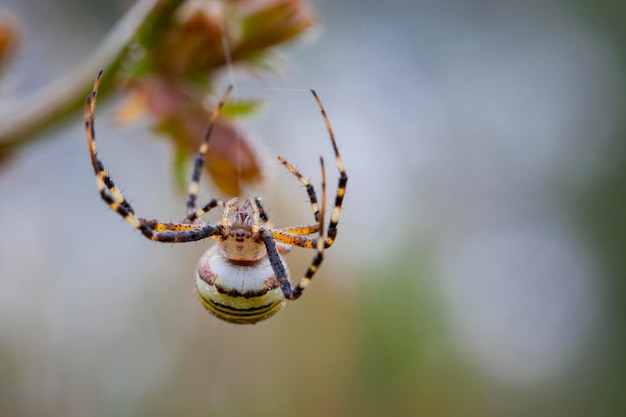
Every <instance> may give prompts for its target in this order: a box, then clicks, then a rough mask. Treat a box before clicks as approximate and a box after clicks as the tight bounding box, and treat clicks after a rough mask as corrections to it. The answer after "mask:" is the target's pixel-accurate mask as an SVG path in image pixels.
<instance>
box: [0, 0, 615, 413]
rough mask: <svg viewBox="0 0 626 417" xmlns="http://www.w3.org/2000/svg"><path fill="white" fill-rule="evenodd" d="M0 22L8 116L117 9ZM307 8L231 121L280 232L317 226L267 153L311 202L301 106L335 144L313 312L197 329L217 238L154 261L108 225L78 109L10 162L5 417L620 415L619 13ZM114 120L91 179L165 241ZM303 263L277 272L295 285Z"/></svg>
mask: <svg viewBox="0 0 626 417" xmlns="http://www.w3.org/2000/svg"><path fill="white" fill-rule="evenodd" d="M0 6H2V7H6V8H8V9H9V10H12V11H13V12H14V13H15V14H16V15H19V16H20V18H21V19H22V20H23V25H24V26H23V30H24V32H23V33H24V39H23V46H22V49H21V50H20V53H19V55H18V56H17V57H16V59H15V60H14V62H13V63H12V66H11V68H10V69H9V70H7V71H6V72H5V73H4V74H3V78H2V83H1V85H0V92H1V94H0V96H1V97H0V98H1V101H0V105H1V106H11V103H12V98H14V97H19V96H21V95H24V94H27V93H28V92H31V91H34V90H36V89H38V88H40V87H41V86H43V85H45V84H46V83H47V82H48V81H49V80H50V79H53V78H55V77H57V76H59V75H61V74H63V73H64V72H67V71H68V70H70V69H72V68H73V67H75V66H76V65H77V63H80V62H82V60H84V59H85V57H86V56H88V55H89V54H90V53H91V52H92V50H93V48H95V47H96V45H98V43H99V41H100V40H101V39H102V37H103V36H104V35H105V34H106V32H107V31H108V30H109V28H110V27H111V26H112V25H113V24H114V22H115V21H116V20H117V19H118V18H119V16H120V14H121V13H122V11H123V9H124V7H125V6H127V3H126V2H125V1H123V0H116V1H93V0H92V1H79V0H59V1H55V2H40V1H36V0H2V1H1V2H0ZM312 7H313V8H314V9H315V10H316V12H317V14H318V16H319V23H320V26H319V30H318V31H317V32H316V34H315V36H310V37H309V38H307V39H305V40H304V41H301V42H299V43H296V44H293V45H292V47H291V48H290V49H287V50H284V52H285V54H286V56H287V58H288V62H289V68H286V69H285V71H284V73H283V74H281V75H280V76H279V77H276V78H274V79H271V80H265V81H264V82H263V83H261V84H259V85H257V87H256V88H257V90H256V91H257V93H259V95H261V96H262V97H263V98H264V99H266V100H267V101H266V102H267V106H266V108H265V110H264V112H263V113H261V114H259V115H258V116H257V117H255V118H254V119H249V120H246V121H245V123H246V125H247V127H246V128H247V129H248V130H249V131H250V132H251V133H252V134H254V135H255V136H256V137H257V139H258V141H259V143H260V144H262V146H263V147H264V149H265V151H266V152H267V154H268V164H269V165H270V170H271V172H272V178H271V181H270V182H269V183H268V186H267V187H266V188H265V189H263V190H260V191H259V193H261V194H262V195H263V198H264V202H265V206H266V207H267V208H268V210H269V214H270V216H271V218H272V219H274V222H275V223H277V224H279V225H291V224H300V223H308V222H310V208H309V207H308V205H307V198H306V193H305V192H304V190H303V189H302V187H301V186H300V185H299V183H298V182H297V181H295V180H294V179H293V178H292V177H291V176H290V175H289V174H288V173H287V172H284V170H283V169H281V167H280V166H279V164H278V162H277V161H275V159H274V155H276V154H280V155H283V156H285V157H286V158H287V159H288V160H290V161H292V162H293V163H294V164H296V165H297V166H298V167H299V168H300V169H301V170H302V171H303V172H305V173H307V174H310V176H311V178H312V179H313V181H319V173H318V171H319V167H318V155H319V154H323V155H325V156H326V157H327V160H328V161H331V160H332V152H331V148H330V145H329V143H328V139H327V133H326V131H325V128H324V124H323V122H322V120H321V117H320V116H319V112H318V111H317V108H316V105H315V102H314V101H313V100H312V98H311V97H310V94H309V93H308V91H307V89H308V88H311V87H314V88H316V89H317V91H318V92H319V94H320V96H321V98H322V100H323V101H324V103H325V106H326V107H327V112H328V114H329V116H330V118H331V122H332V124H333V127H334V129H335V132H336V135H337V138H338V142H339V143H340V150H341V152H342V154H343V156H344V162H345V164H346V167H347V169H348V174H349V176H350V182H349V186H348V194H347V196H346V199H345V209H344V211H343V214H342V221H341V225H340V234H339V238H338V240H337V242H336V244H335V245H334V246H333V247H332V249H330V250H329V251H328V252H327V257H326V261H325V263H324V265H323V267H322V269H321V271H320V272H319V274H318V275H317V276H316V278H315V280H314V282H313V283H312V285H311V286H310V287H309V288H308V289H307V292H306V294H305V295H304V296H303V297H302V299H300V300H299V301H298V302H294V303H290V304H288V305H287V307H286V308H285V309H284V311H282V312H281V313H280V314H279V315H277V316H276V317H274V318H272V319H271V320H268V321H267V322H263V323H260V324H258V325H255V326H243V327H242V326H235V325H229V324H226V323H222V322H220V321H218V320H217V319H215V318H213V317H212V316H210V315H209V314H208V313H206V312H205V311H204V309H203V307H202V306H201V304H200V303H199V302H198V301H197V300H196V297H195V294H194V292H193V281H192V277H193V274H194V269H195V264H196V262H197V260H198V259H199V258H200V256H201V254H202V253H203V252H204V251H205V250H206V249H207V247H208V245H209V243H207V242H200V243H197V244H187V245H160V244H155V243H151V242H148V241H146V240H145V239H144V238H143V237H142V236H141V235H140V234H139V233H137V232H136V231H135V230H133V229H132V228H130V227H129V226H128V225H127V224H126V223H125V222H123V220H121V219H120V218H119V217H117V216H116V215H115V214H114V213H112V212H111V211H110V210H109V209H108V208H107V207H106V206H105V205H104V204H103V203H102V202H101V201H100V199H99V198H98V194H97V192H96V187H95V184H94V180H93V177H92V173H91V167H90V165H89V160H88V154H87V148H86V144H85V139H84V132H83V126H82V121H81V117H82V116H81V114H78V113H77V114H76V116H75V117H73V118H72V117H70V118H69V119H68V120H67V123H66V124H64V125H63V126H60V127H58V128H57V129H55V130H54V131H51V132H48V133H46V135H45V137H43V138H42V140H40V141H39V142H36V143H34V144H32V145H31V146H28V147H25V148H22V149H20V150H19V151H18V152H17V153H16V154H14V155H13V156H12V157H11V158H10V159H3V160H2V161H1V162H0V415H2V416H67V415H73V416H83V415H84V416H111V415H115V416H130V415H133V416H137V415H150V416H172V415H180V416H240V415H255V416H270V415H271V416H322V415H323V416H370V415H371V416H374V415H377V416H378V415H396V416H414V415H423V416H461V415H462V416H503V415H506V416H568V417H571V416H590V415H594V416H618V415H623V414H624V413H626V334H625V332H624V324H625V320H624V319H625V313H626V281H625V280H626V275H625V271H626V268H625V263H626V257H625V256H624V255H625V254H624V249H625V248H626V238H625V236H626V221H625V219H626V210H625V209H626V164H625V162H626V161H625V159H626V149H625V147H626V146H625V145H626V141H625V140H624V133H625V130H626V119H625V118H624V117H623V113H624V107H625V98H626V90H625V80H626V69H625V66H624V64H625V59H626V46H625V45H626V24H625V23H624V22H626V4H624V5H622V4H621V3H620V2H614V1H609V0H600V1H586V0H581V1H565V0H562V1H559V0H549V1H521V0H520V1H507V2H503V1H488V0H486V1H485V0H470V1H464V2H457V1H452V0H446V1H435V0H431V1H412V0H400V1H395V2H379V1H369V0H368V1H362V0H361V1H360V0H346V1H341V2H335V1H331V0H315V1H313V2H312ZM250 88H252V87H250ZM115 104H116V102H115V100H111V101H109V102H108V103H106V104H104V105H102V106H100V107H99V112H98V114H99V117H98V135H99V136H98V138H99V144H100V152H101V153H100V155H101V157H102V159H103V160H104V162H105V164H106V165H107V166H108V168H109V169H110V171H111V173H112V176H113V178H114V179H115V180H116V182H117V183H118V184H119V185H120V186H121V187H122V188H123V190H124V192H125V193H126V194H127V196H128V197H130V198H131V200H132V202H133V204H134V206H135V208H136V210H137V212H138V213H139V214H140V215H142V216H146V217H159V218H162V219H174V220H177V219H178V218H180V217H181V215H182V213H183V207H184V198H185V197H184V195H183V194H182V193H180V192H179V191H178V190H177V188H176V186H175V184H174V179H173V175H172V164H171V160H172V147H171V145H170V143H169V142H168V141H166V140H164V139H163V138H161V137H159V136H158V135H156V134H155V133H153V132H151V131H150V130H149V129H148V127H147V126H148V125H149V121H148V120H142V121H139V122H137V123H134V124H132V125H129V126H119V125H116V123H115V121H114V111H115ZM329 175H330V177H331V178H333V180H332V181H330V182H331V184H333V186H334V176H335V175H336V172H335V171H334V170H329ZM205 185H207V184H206V181H205ZM333 191H334V189H333ZM216 192H217V191H216V190H215V188H212V187H211V184H208V186H206V187H204V188H203V189H202V195H203V196H204V198H208V197H209V196H210V195H212V193H216ZM255 192H256V191H255ZM311 256H312V254H311V253H309V252H307V251H304V250H300V251H297V250H296V251H294V253H292V254H291V255H289V256H288V262H289V266H290V269H291V271H292V273H293V274H294V275H296V276H297V275H299V274H301V273H302V271H304V269H305V268H306V264H307V262H309V260H310V259H311Z"/></svg>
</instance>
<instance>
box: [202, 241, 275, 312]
mask: <svg viewBox="0 0 626 417" xmlns="http://www.w3.org/2000/svg"><path fill="white" fill-rule="evenodd" d="M196 292H197V294H198V298H199V299H200V301H201V302H202V304H203V305H204V307H206V309H207V310H209V311H210V312H211V313H212V314H214V315H215V316H217V317H218V318H220V319H222V320H225V321H228V322H231V323H240V324H254V323H256V322H258V321H261V320H264V319H266V318H268V317H271V316H272V315H274V314H276V313H277V312H278V310H280V309H281V307H282V306H283V305H284V304H285V297H284V295H283V292H282V290H281V289H280V284H279V283H278V280H277V279H276V276H275V274H274V270H273V269H272V266H271V265H270V262H269V259H268V258H267V256H265V257H262V258H261V259H258V260H254V261H233V260H230V259H228V258H226V257H225V256H224V255H223V254H222V252H221V251H220V249H219V245H215V246H213V247H212V248H211V249H209V250H208V251H207V252H206V253H205V254H204V255H203V256H202V258H201V259H200V262H199V263H198V268H197V271H196Z"/></svg>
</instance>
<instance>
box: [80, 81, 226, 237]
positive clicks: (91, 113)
mask: <svg viewBox="0 0 626 417" xmlns="http://www.w3.org/2000/svg"><path fill="white" fill-rule="evenodd" d="M101 77H102V71H100V72H99V73H98V77H97V78H96V81H95V83H94V86H93V89H92V91H91V93H90V94H89V95H88V96H87V98H86V100H85V133H86V136H87V145H88V147H89V154H90V157H91V164H92V166H93V170H94V174H95V178H96V185H97V186H98V191H99V192H100V197H101V198H102V200H104V202H105V203H107V204H108V205H109V207H111V209H113V211H115V212H116V213H117V214H119V215H120V216H122V218H124V220H126V221H127V222H128V223H130V225H131V226H133V227H134V228H136V229H138V230H139V231H141V233H142V234H143V235H144V236H145V237H147V238H148V239H150V240H153V241H159V242H173V243H177V242H189V241H194V240H200V239H204V238H206V237H209V236H212V235H215V234H218V233H220V230H219V228H217V227H215V226H195V227H194V228H193V229H191V228H188V229H180V230H173V229H171V228H168V227H161V226H163V225H165V224H164V223H160V222H159V221H157V220H147V219H140V218H138V217H137V216H136V215H135V211H134V210H133V208H132V207H131V205H130V203H128V201H127V200H126V198H124V195H123V194H122V192H121V191H120V190H119V189H118V188H117V187H116V186H115V184H114V182H113V180H112V179H111V177H110V176H109V175H108V174H107V172H106V170H105V168H104V165H103V164H102V161H100V160H99V159H98V157H97V153H98V148H97V146H96V136H95V109H96V96H97V92H98V86H99V84H100V79H101ZM181 226H183V225H181Z"/></svg>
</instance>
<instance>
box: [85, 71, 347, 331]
mask: <svg viewBox="0 0 626 417" xmlns="http://www.w3.org/2000/svg"><path fill="white" fill-rule="evenodd" d="M101 77H102V70H101V71H100V72H99V74H98V77H97V78H96V81H95V83H94V86H93V89H92V91H91V93H90V94H89V95H87V99H86V101H85V131H86V135H87V143H88V145H89V154H90V156H91V163H92V165H93V169H94V173H95V177H96V184H97V186H98V191H99V192H100V197H101V198H102V199H103V200H104V201H105V202H106V203H107V204H108V205H109V207H111V209H113V210H114V211H115V212H116V213H117V214H119V215H120V216H122V217H123V218H124V220H126V221H127V222H128V223H130V225H131V226H133V227H134V228H136V229H139V231H140V232H141V233H142V234H143V235H144V236H145V237H146V238H148V239H150V240H152V241H158V242H170V243H180V242H193V241H198V240H203V239H207V238H212V239H214V240H216V241H217V244H216V245H213V246H212V247H211V248H210V249H209V250H207V251H206V252H205V253H204V255H203V256H202V258H201V259H200V261H199V262H198V266H197V268H196V276H195V288H196V294H197V296H198V298H199V300H200V301H201V302H202V304H203V305H204V307H205V308H206V309H207V310H208V311H209V312H210V313H212V314H213V315H215V316H216V317H218V318H220V319H222V320H225V321H227V322H231V323H240V324H254V323H257V322H259V321H261V320H264V319H267V318H269V317H271V316H272V315H274V314H275V313H277V312H278V311H279V310H280V309H281V308H282V307H283V305H284V304H285V303H286V300H296V299H298V298H299V297H300V296H301V295H302V292H303V291H304V289H305V288H306V287H307V286H308V285H309V283H310V281H311V279H312V278H313V275H314V274H315V273H316V272H317V270H318V268H319V266H320V264H321V263H322V261H323V259H324V249H326V248H328V247H330V246H331V245H332V244H333V243H334V241H335V237H336V235H337V225H338V223H339V215H340V213H341V204H342V202H343V197H344V194H345V191H346V184H347V182H348V176H347V174H346V171H345V169H344V166H343V162H342V160H341V156H340V154H339V150H338V149H337V143H336V142H335V135H334V133H333V130H332V128H331V126H330V122H329V120H328V117H327V115H326V111H325V110H324V107H323V106H322V102H321V101H320V99H319V97H318V96H317V94H316V93H315V91H314V90H311V92H312V93H313V97H314V98H315V100H316V102H317V104H318V106H319V109H320V112H321V114H322V117H323V118H324V122H325V124H326V128H327V130H328V133H329V136H330V141H331V144H332V146H333V150H334V152H335V160H336V164H337V169H338V171H339V181H338V186H337V194H336V196H335V204H334V207H333V210H332V213H331V215H330V221H329V223H328V231H327V232H326V236H324V233H325V230H324V217H325V203H326V174H325V169H324V159H323V158H322V157H320V165H321V171H322V182H321V190H322V191H321V205H320V204H318V200H317V194H316V192H315V189H314V187H313V185H311V184H310V183H309V181H307V180H306V179H305V178H304V177H303V176H302V175H301V174H300V172H298V170H296V169H295V168H294V167H293V166H292V165H291V164H290V163H289V162H287V161H286V160H285V159H284V158H282V157H280V156H279V157H278V160H279V161H280V163H281V164H283V165H284V166H285V167H286V168H287V169H288V170H289V171H290V172H291V173H292V174H293V175H294V176H295V177H296V178H297V179H298V180H299V181H300V182H301V183H302V184H303V185H304V186H305V188H306V191H307V194H308V197H309V200H310V204H311V208H312V210H313V215H314V217H315V223H314V224H311V225H305V226H294V227H283V228H274V227H272V225H271V223H270V221H269V218H268V216H267V214H266V212H265V210H264V208H263V206H262V205H261V199H260V197H253V198H248V199H246V200H245V201H243V203H242V204H240V200H239V199H238V198H233V199H231V200H229V201H223V200H220V199H216V198H213V199H211V200H210V201H209V202H208V203H207V204H205V205H204V206H202V207H201V208H199V209H196V200H197V195H198V185H199V181H200V174H201V171H202V168H203V165H204V159H205V155H206V153H207V151H208V149H209V141H210V138H211V130H212V128H213V126H214V125H215V122H216V120H217V118H218V116H219V113H220V110H221V109H222V107H223V106H224V103H225V102H226V100H227V99H228V96H229V94H230V92H231V91H232V85H231V86H229V87H228V88H227V90H226V91H225V93H224V95H223V96H222V98H221V100H220V102H219V104H218V106H217V108H216V110H215V111H214V112H213V113H212V115H211V118H210V121H209V125H208V127H207V130H206V133H205V135H204V138H203V140H202V142H201V144H200V148H199V149H198V152H197V154H196V156H195V160H194V165H193V170H192V175H191V181H190V183H189V190H188V197H187V204H186V209H187V214H186V216H185V218H184V219H183V220H182V221H181V222H180V223H171V222H162V221H160V220H157V219H146V218H143V217H138V216H137V215H136V214H135V211H134V210H133V208H132V207H131V205H130V203H129V202H128V201H127V200H126V198H124V196H123V195H122V192H121V191H120V190H119V189H118V188H117V187H116V186H115V184H114V183H113V180H112V179H111V177H110V176H109V174H108V173H107V171H106V170H105V168H104V165H103V164H102V162H101V161H100V159H98V157H97V148H96V138H95V128H94V120H95V107H96V95H97V92H98V85H99V83H100V79H101ZM218 206H219V207H222V208H223V214H222V219H221V222H220V223H216V224H206V223H205V222H204V221H203V220H202V219H201V217H202V216H204V215H205V214H206V213H208V212H209V211H210V210H211V209H213V208H215V207H218ZM293 246H299V247H302V248H308V249H314V250H315V255H314V257H313V260H312V262H311V264H310V265H309V267H308V269H307V270H306V272H305V274H304V275H303V276H302V278H300V280H299V282H298V283H297V285H295V286H293V285H292V284H291V281H290V278H289V272H288V270H287V267H286V266H285V263H284V261H283V258H282V256H281V254H285V253H287V252H289V251H290V250H291V248H292V247H293Z"/></svg>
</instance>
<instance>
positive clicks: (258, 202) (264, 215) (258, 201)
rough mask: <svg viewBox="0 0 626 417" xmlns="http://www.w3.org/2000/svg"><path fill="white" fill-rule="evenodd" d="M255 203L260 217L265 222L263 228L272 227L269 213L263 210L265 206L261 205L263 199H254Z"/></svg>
mask: <svg viewBox="0 0 626 417" xmlns="http://www.w3.org/2000/svg"><path fill="white" fill-rule="evenodd" d="M254 203H255V204H256V206H257V207H258V209H259V217H260V218H261V221H262V222H263V226H264V227H270V219H269V217H268V216H267V212H266V211H265V209H264V208H263V204H261V197H254Z"/></svg>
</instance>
